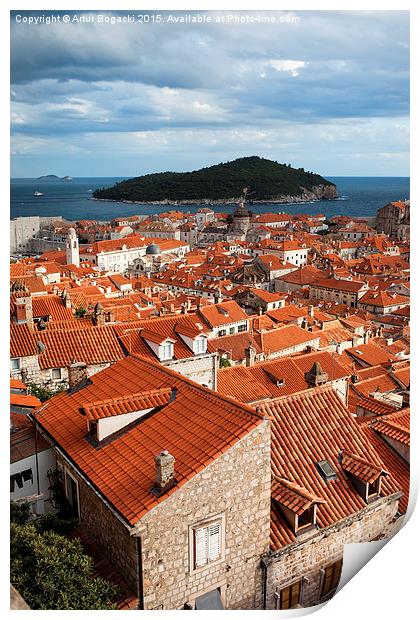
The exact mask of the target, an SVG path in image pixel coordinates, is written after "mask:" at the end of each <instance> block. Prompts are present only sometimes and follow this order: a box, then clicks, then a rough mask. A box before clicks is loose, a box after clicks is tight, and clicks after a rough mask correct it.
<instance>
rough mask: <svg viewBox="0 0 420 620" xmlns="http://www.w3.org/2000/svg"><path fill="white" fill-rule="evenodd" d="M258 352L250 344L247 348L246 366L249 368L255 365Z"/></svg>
mask: <svg viewBox="0 0 420 620" xmlns="http://www.w3.org/2000/svg"><path fill="white" fill-rule="evenodd" d="M256 354H257V351H256V350H255V347H253V346H252V343H249V346H247V347H246V348H245V366H246V367H247V368H249V367H250V366H253V365H254V364H255V356H256Z"/></svg>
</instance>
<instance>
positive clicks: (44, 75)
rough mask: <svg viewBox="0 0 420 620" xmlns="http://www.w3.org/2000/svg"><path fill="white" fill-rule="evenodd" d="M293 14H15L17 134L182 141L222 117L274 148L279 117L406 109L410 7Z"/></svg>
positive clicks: (217, 125) (229, 127) (224, 123)
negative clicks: (175, 18) (254, 17)
mask: <svg viewBox="0 0 420 620" xmlns="http://www.w3.org/2000/svg"><path fill="white" fill-rule="evenodd" d="M248 13H251V12H248ZM20 14H22V15H23V14H24V13H23V12H21V13H20ZM45 14H47V13H46V12H45ZM87 14H88V15H89V13H87ZM119 14H121V13H119ZM178 14H185V13H182V12H178ZM217 14H219V13H216V12H213V13H212V15H213V16H214V17H215V16H216V15H217ZM25 15H29V13H27V14H25ZM80 15H82V13H80ZM297 15H298V16H299V17H300V22H299V23H298V24H270V25H267V24H265V25H255V24H254V25H252V26H250V25H235V26H229V25H226V24H215V23H213V24H205V25H194V26H191V25H185V24H184V25H183V24H177V25H174V24H170V25H169V24H162V23H161V24H148V25H139V24H122V25H118V24H116V25H112V26H111V25H105V24H99V23H97V22H96V21H95V23H80V24H77V23H70V24H64V23H60V24H55V25H49V26H46V25H42V24H41V25H37V26H36V27H34V26H28V25H25V24H22V23H20V24H19V23H16V21H15V20H14V15H12V35H11V40H12V66H11V75H12V125H13V132H14V135H16V136H19V144H21V145H22V144H23V143H22V140H23V138H24V137H25V136H27V137H28V138H29V137H32V138H34V140H32V141H28V144H29V143H30V144H34V145H36V147H34V148H38V146H37V145H40V144H41V142H39V141H38V140H37V139H35V138H45V139H54V140H55V141H57V140H59V139H60V136H63V141H64V140H67V141H68V140H72V144H73V145H74V148H75V149H78V148H82V146H81V145H82V143H83V144H84V147H83V148H86V144H85V139H84V138H83V136H86V135H88V134H89V135H90V134H95V135H97V134H101V133H103V134H104V135H105V134H107V135H110V134H116V133H117V134H119V135H120V136H121V141H122V142H123V141H124V140H125V139H126V137H127V135H128V134H130V132H147V131H151V132H160V131H161V132H163V133H164V132H166V131H168V130H174V131H179V134H178V139H179V144H180V148H182V143H183V136H184V134H185V131H187V130H189V129H190V130H192V131H194V132H198V131H200V130H203V131H207V130H209V129H211V128H214V129H215V130H219V129H220V130H223V131H226V132H229V131H230V132H233V133H232V135H233V136H234V138H231V139H234V140H235V139H236V140H238V148H240V143H239V138H238V137H237V135H238V134H237V133H235V132H236V130H237V129H240V128H247V129H249V130H250V131H251V132H252V131H255V132H259V133H258V135H260V134H261V135H264V136H266V137H265V138H264V139H265V140H266V142H267V145H268V146H267V148H271V147H270V144H271V143H272V142H273V140H274V136H276V139H278V133H277V132H276V128H278V126H279V125H278V124H279V123H282V127H283V128H284V126H285V125H284V123H288V124H289V125H290V126H293V125H296V124H298V125H305V124H308V125H309V124H311V125H313V124H319V125H323V124H328V123H332V122H335V121H338V122H340V121H341V120H343V121H346V122H348V123H355V122H356V120H355V119H360V120H363V119H366V120H368V119H381V118H383V119H389V123H393V119H394V118H403V117H404V116H407V115H408V93H409V47H408V46H409V40H408V36H409V34H408V33H409V24H408V13H407V12H363V13H354V12H348V11H342V12H340V11H338V12H321V11H318V12H310V11H309V12H302V13H298V14H297ZM381 127H382V124H381ZM381 131H382V130H381ZM183 132H184V133H183ZM320 132H322V129H320ZM345 133H346V132H345ZM385 133H386V132H385ZM346 135H347V133H346ZM389 135H393V132H392V131H390V134H389ZM235 136H236V137H235ZM78 141H80V145H79V142H78ZM156 143H157V144H158V143H159V144H160V142H159V140H158V139H157V140H156ZM164 143H165V141H163V142H162V144H164ZM43 144H44V142H42V145H43ZM388 146H389V148H386V145H383V150H386V151H387V152H388V151H391V150H392V145H388ZM43 148H44V147H43ZM160 148H163V147H160ZM207 148H208V149H210V146H208V147H207ZM349 148H354V144H353V143H352V145H351V146H350V142H349Z"/></svg>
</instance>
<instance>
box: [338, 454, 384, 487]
mask: <svg viewBox="0 0 420 620" xmlns="http://www.w3.org/2000/svg"><path fill="white" fill-rule="evenodd" d="M341 467H342V468H343V470H344V471H345V472H347V473H348V474H351V475H352V476H356V478H359V479H360V480H362V481H363V482H368V483H369V484H371V483H372V482H375V480H377V479H378V478H379V476H380V475H381V474H383V473H386V474H387V473H388V472H385V470H383V469H382V467H379V466H377V465H376V466H375V465H373V464H372V462H371V461H366V460H365V459H363V458H361V457H360V456H357V455H356V454H352V453H351V452H348V451H347V450H343V451H342V461H341Z"/></svg>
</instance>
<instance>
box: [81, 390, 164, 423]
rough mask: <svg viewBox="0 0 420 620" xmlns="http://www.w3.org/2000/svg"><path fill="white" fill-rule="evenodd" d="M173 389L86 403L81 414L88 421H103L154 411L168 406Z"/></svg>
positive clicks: (149, 391) (137, 393)
mask: <svg viewBox="0 0 420 620" xmlns="http://www.w3.org/2000/svg"><path fill="white" fill-rule="evenodd" d="M171 393H172V390H171V388H160V389H158V390H148V391H147V392H136V393H135V394H126V395H124V396H120V397H114V398H106V399H105V400H97V401H95V402H93V403H84V404H83V405H82V406H81V412H82V413H83V415H85V416H86V417H87V419H88V420H101V419H102V418H110V417H113V416H118V415H123V414H125V413H132V412H133V411H142V410H143V409H154V408H155V407H161V406H162V405H167V404H168V402H169V399H170V396H171Z"/></svg>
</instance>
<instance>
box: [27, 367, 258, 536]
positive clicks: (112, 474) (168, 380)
mask: <svg viewBox="0 0 420 620" xmlns="http://www.w3.org/2000/svg"><path fill="white" fill-rule="evenodd" d="M90 382H91V384H90V385H88V386H86V387H84V388H82V389H81V390H78V391H76V392H73V393H68V392H66V393H62V394H59V395H57V396H55V397H54V398H52V399H50V400H49V401H48V402H47V403H46V404H44V405H43V406H42V407H41V408H40V409H39V411H38V413H37V414H36V417H37V420H38V422H39V424H40V425H41V426H42V428H44V429H45V430H46V431H47V432H48V433H49V434H50V435H51V436H52V437H53V438H54V440H55V441H56V442H57V444H58V445H59V446H61V448H62V449H64V450H65V451H66V453H67V455H68V457H69V458H70V459H71V460H72V461H73V462H74V463H75V464H76V466H77V467H78V468H79V470H81V471H82V472H83V475H84V476H86V477H87V478H88V479H89V481H90V482H91V483H92V484H93V485H94V486H95V487H96V488H97V489H98V491H99V492H100V493H101V494H102V495H103V496H104V497H106V499H107V501H108V502H109V503H110V504H111V505H112V506H113V507H114V508H115V509H116V510H117V511H118V512H119V513H120V514H121V515H122V516H123V517H124V518H125V520H126V521H127V523H129V524H131V525H134V524H135V523H137V521H138V520H139V519H140V518H141V517H142V516H143V515H144V514H145V513H146V512H147V511H148V510H150V509H151V508H153V507H154V506H156V505H157V504H158V503H159V502H161V501H163V500H164V499H165V498H166V497H168V495H170V494H171V493H173V492H175V491H176V490H177V489H179V488H180V487H181V486H182V485H183V484H185V482H187V480H189V479H190V478H192V477H193V476H195V475H196V474H197V473H198V472H200V471H201V470H202V469H204V468H205V467H206V466H207V465H208V464H209V463H211V462H213V461H214V460H215V459H217V458H218V457H219V456H221V455H222V454H223V453H224V452H226V451H227V450H229V448H230V447H231V446H233V445H235V444H236V442H237V441H238V440H239V439H241V438H242V437H245V436H246V435H247V434H248V433H249V432H250V431H251V430H253V429H254V428H256V427H257V426H258V425H259V424H261V423H262V421H263V420H262V416H261V414H257V413H256V412H255V411H254V410H253V409H251V408H250V407H247V406H246V405H240V404H239V403H237V402H236V401H233V400H231V399H227V398H223V397H222V396H220V395H218V394H217V393H215V392H213V391H212V390H209V389H208V388H205V387H203V386H201V385H198V384H196V383H194V382H193V381H190V380H189V379H186V378H185V377H182V376H181V375H179V374H178V373H176V372H173V371H172V370H170V369H168V368H166V367H164V366H161V365H160V364H157V363H152V362H150V361H148V360H145V359H143V358H140V357H138V356H130V357H127V358H125V359H123V360H121V361H119V362H117V363H116V364H114V365H113V366H112V367H111V368H107V369H106V370H104V371H102V372H100V373H98V374H96V375H94V376H93V377H91V379H90ZM166 386H168V387H171V388H176V389H177V395H176V398H175V399H173V400H171V401H170V402H169V403H168V404H167V405H165V406H163V407H161V408H158V409H157V411H156V412H154V413H153V414H152V415H149V416H147V417H146V418H143V419H141V420H140V421H139V424H137V425H135V426H134V427H130V428H127V430H126V432H125V433H122V434H121V435H119V436H118V437H117V438H115V439H114V440H113V441H112V442H110V443H108V444H107V445H103V446H102V447H101V448H100V449H95V448H94V447H93V446H91V445H90V444H89V443H88V442H87V441H86V439H85V436H86V419H85V418H84V417H83V416H81V415H80V413H79V408H80V407H81V406H82V405H83V403H86V402H95V401H97V400H99V399H101V400H104V399H108V398H119V397H123V396H125V395H127V394H133V393H135V392H139V391H141V392H145V391H149V390H157V389H160V388H162V387H166ZM162 449H166V450H168V451H169V452H170V453H171V454H172V455H173V456H174V457H175V476H176V484H175V486H174V487H172V488H171V489H170V490H169V491H167V493H165V494H163V495H162V496H161V497H156V496H155V495H154V494H153V493H151V488H152V487H153V484H154V480H155V463H154V455H156V454H158V453H159V452H161V450H162ZM116 473H117V475H116Z"/></svg>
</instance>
